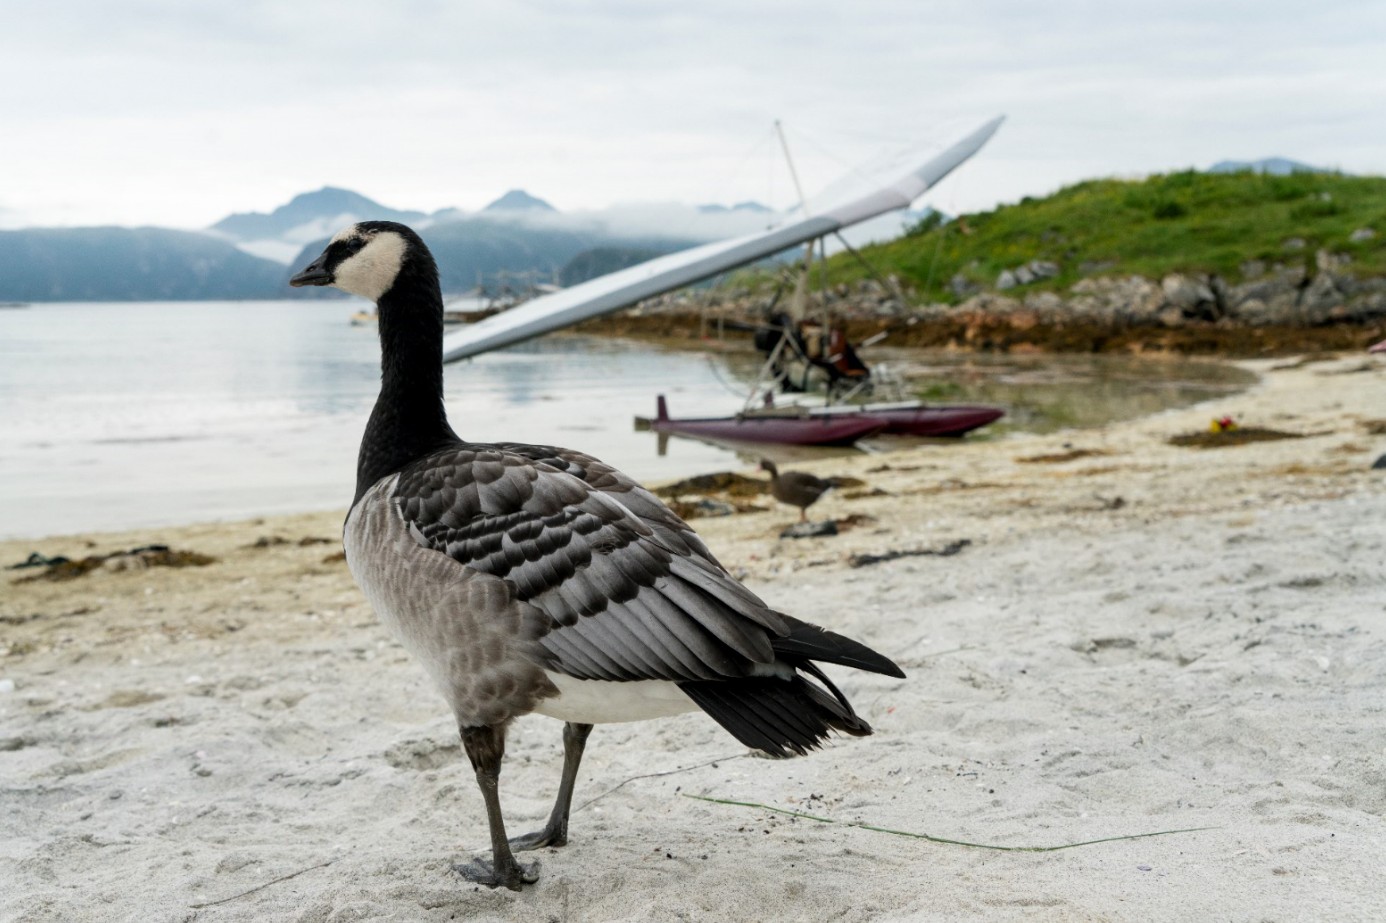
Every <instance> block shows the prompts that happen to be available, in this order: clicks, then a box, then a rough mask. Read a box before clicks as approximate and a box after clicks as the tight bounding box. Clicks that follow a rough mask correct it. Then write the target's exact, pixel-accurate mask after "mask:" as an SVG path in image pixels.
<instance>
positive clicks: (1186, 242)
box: [826, 170, 1386, 303]
mask: <svg viewBox="0 0 1386 923" xmlns="http://www.w3.org/2000/svg"><path fill="white" fill-rule="evenodd" d="M1364 227H1367V228H1372V229H1373V230H1375V231H1376V236H1375V237H1372V238H1370V239H1368V240H1364V241H1358V242H1353V241H1351V240H1349V237H1350V235H1351V234H1352V232H1353V231H1355V230H1357V229H1358V228H1364ZM1296 239H1298V240H1300V241H1303V246H1302V247H1295V246H1294V245H1293V243H1292V242H1293V241H1295V240H1296ZM1321 248H1324V249H1328V250H1331V251H1333V252H1335V253H1346V254H1348V255H1350V256H1351V258H1352V262H1351V264H1350V266H1349V267H1348V268H1349V271H1351V272H1353V273H1355V274H1357V275H1358V276H1372V275H1386V178H1383V177H1371V176H1343V175H1341V174H1337V173H1295V174H1291V175H1289V176H1268V175H1263V174H1257V173H1252V172H1243V173H1200V172H1197V171H1193V170H1189V171H1185V172H1180V173H1168V174H1163V175H1158V176H1152V177H1149V178H1147V179H1143V180H1135V181H1132V180H1118V179H1102V180H1089V181H1087V182H1082V183H1078V184H1077V185H1074V186H1069V187H1067V188H1065V189H1061V190H1059V191H1058V192H1056V193H1054V194H1053V195H1050V196H1047V197H1045V198H1043V199H1031V198H1026V199H1023V200H1022V201H1021V202H1019V203H1017V204H1015V205H1005V206H1001V207H1000V208H997V209H995V210H993V211H990V212H983V213H980V214H973V215H963V216H961V217H959V218H958V219H957V220H954V221H950V222H948V223H947V224H938V223H937V222H936V221H932V222H931V221H929V220H925V221H923V222H921V223H920V224H919V225H917V226H916V227H914V228H912V229H911V230H910V231H909V232H908V233H907V234H906V235H905V236H904V237H902V238H900V239H898V240H895V241H892V242H890V243H887V244H882V245H877V246H873V247H868V248H866V249H865V250H864V251H863V256H864V257H865V259H866V261H867V262H868V263H870V264H871V265H872V266H873V267H874V268H875V269H876V270H877V271H878V272H879V273H881V274H883V275H884V274H888V273H895V274H896V275H898V276H899V277H900V279H901V281H902V282H903V283H904V284H906V285H908V286H912V287H913V288H914V289H915V291H916V292H917V297H918V298H919V299H920V300H922V301H933V302H950V303H952V302H957V301H959V300H960V298H959V297H958V295H957V294H956V293H955V292H954V291H952V290H951V289H950V287H949V282H950V280H952V279H953V278H954V277H955V276H957V275H961V276H963V277H964V278H966V279H967V280H969V281H970V282H972V283H975V284H977V285H980V286H982V287H983V288H987V289H991V288H994V286H995V284H996V280H997V276H998V275H1000V273H1001V271H1002V270H1005V269H1011V268H1014V267H1017V266H1020V265H1023V264H1025V263H1028V262H1029V261H1031V260H1046V261H1049V262H1052V263H1055V264H1057V265H1058V267H1059V275H1058V276H1057V277H1055V278H1052V279H1047V280H1043V281H1040V282H1035V283H1031V284H1030V285H1026V286H1022V287H1020V288H1017V289H1013V290H1012V291H1011V292H1009V294H1019V295H1023V294H1025V293H1028V292H1031V291H1038V290H1046V289H1048V290H1058V291H1066V290H1067V289H1068V288H1069V286H1071V285H1073V283H1075V282H1077V281H1078V280H1079V279H1081V278H1084V277H1085V276H1098V275H1101V276H1125V275H1132V274H1135V275H1141V276H1145V277H1147V278H1150V279H1159V278H1160V277H1162V276H1164V275H1166V274H1168V273H1171V272H1186V273H1187V272H1203V273H1216V274H1218V275H1219V276H1221V277H1223V278H1224V279H1226V280H1228V281H1229V282H1231V283H1234V284H1235V283H1237V282H1240V281H1243V272H1242V266H1243V265H1244V264H1245V263H1246V262H1247V261H1249V260H1260V261H1262V262H1263V263H1264V264H1265V265H1266V266H1267V267H1270V266H1273V265H1274V264H1276V263H1280V264H1282V265H1285V266H1293V265H1296V264H1299V265H1303V266H1305V267H1306V268H1307V269H1308V271H1309V272H1310V274H1312V273H1313V272H1314V271H1315V266H1314V259H1315V256H1314V255H1315V252H1316V251H1317V250H1319V249H1321ZM826 276H827V281H828V283H829V284H833V285H835V284H837V283H840V282H853V281H856V280H858V279H862V278H867V277H869V276H870V273H869V272H868V271H867V270H866V268H864V267H863V266H862V265H861V263H860V262H858V261H857V260H856V259H854V258H853V257H852V256H851V255H850V254H847V253H839V254H837V255H836V256H834V257H833V258H832V259H831V260H829V262H828V265H827V268H826Z"/></svg>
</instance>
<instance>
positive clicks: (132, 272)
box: [0, 227, 285, 301]
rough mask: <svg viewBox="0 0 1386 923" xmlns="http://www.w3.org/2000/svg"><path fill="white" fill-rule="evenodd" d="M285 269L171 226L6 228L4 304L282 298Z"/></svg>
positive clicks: (0, 281)
mask: <svg viewBox="0 0 1386 923" xmlns="http://www.w3.org/2000/svg"><path fill="white" fill-rule="evenodd" d="M284 294H285V274H284V267H283V266H280V265H279V264H278V263H274V262H271V261H269V260H263V259H260V258H258V257H254V256H251V255H249V254H247V253H243V252H241V251H240V250H238V249H236V247H235V246H233V245H232V244H230V243H228V242H227V241H225V240H221V239H219V238H216V237H213V236H211V235H209V234H200V233H197V232H194V231H172V230H167V229H165V228H110V227H107V228H28V229H25V230H21V231H0V301H181V300H203V299H217V298H227V299H239V298H282V297H283V296H284Z"/></svg>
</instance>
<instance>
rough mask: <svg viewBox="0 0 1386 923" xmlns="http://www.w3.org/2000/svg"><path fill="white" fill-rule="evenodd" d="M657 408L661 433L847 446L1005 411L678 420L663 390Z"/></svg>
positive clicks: (912, 405)
mask: <svg viewBox="0 0 1386 923" xmlns="http://www.w3.org/2000/svg"><path fill="white" fill-rule="evenodd" d="M655 407H656V410H655V417H654V419H653V420H649V421H643V422H648V424H649V428H650V429H652V430H654V431H655V432H657V433H667V434H670V435H678V436H692V437H694V438H698V439H717V440H732V441H736V442H771V443H779V444H781V445H825V446H843V445H851V444H852V443H854V442H856V441H857V440H858V439H867V438H869V437H871V436H876V435H899V436H936V437H939V436H943V437H958V436H962V435H963V434H964V433H969V432H971V431H972V430H974V429H977V428H978V427H981V426H986V425H987V424H988V423H992V422H994V421H996V420H999V419H1000V418H1001V417H1002V416H1004V415H1005V411H1004V410H1002V409H1001V408H999V407H987V406H984V405H980V404H952V405H948V404H944V405H938V406H930V405H928V404H920V403H918V402H916V401H902V402H899V403H893V404H838V405H829V406H826V407H805V406H803V405H802V404H792V405H788V406H784V407H767V408H764V409H759V408H758V409H755V410H746V411H742V412H741V413H738V414H733V415H731V416H725V417H690V418H680V419H674V418H672V417H670V416H669V404H668V401H666V400H665V398H664V395H662V394H661V395H659V396H658V397H657V398H656V399H655ZM639 422H642V421H637V423H639Z"/></svg>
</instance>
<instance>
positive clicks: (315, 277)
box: [289, 253, 332, 288]
mask: <svg viewBox="0 0 1386 923" xmlns="http://www.w3.org/2000/svg"><path fill="white" fill-rule="evenodd" d="M326 262H327V254H326V253H324V254H323V255H322V256H320V257H318V258H317V259H315V260H313V262H311V263H309V264H308V266H307V267H306V268H305V269H304V270H303V271H302V272H300V273H299V274H298V275H296V276H294V277H293V278H292V279H290V280H289V284H290V285H292V286H293V287H294V288H300V287H302V286H304V285H331V284H332V273H330V272H328V271H327V267H326V265H325V264H326Z"/></svg>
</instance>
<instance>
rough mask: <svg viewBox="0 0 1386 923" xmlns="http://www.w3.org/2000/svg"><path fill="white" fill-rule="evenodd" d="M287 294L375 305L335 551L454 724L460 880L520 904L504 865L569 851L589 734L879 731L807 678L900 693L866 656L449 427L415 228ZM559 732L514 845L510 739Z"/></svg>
mask: <svg viewBox="0 0 1386 923" xmlns="http://www.w3.org/2000/svg"><path fill="white" fill-rule="evenodd" d="M290 284H292V285H295V286H303V285H332V286H336V287H337V288H340V289H344V290H346V291H348V292H351V293H353V294H356V295H360V296H363V297H366V298H369V299H371V300H373V301H375V302H376V304H377V307H378V311H379V329H380V342H381V363H380V364H381V387H380V396H379V398H378V399H377V401H376V403H375V408H374V410H373V411H372V412H371V415H370V420H369V422H368V423H367V424H366V430H365V435H364V436H363V438H362V440H361V449H360V454H359V456H358V459H357V479H356V496H355V497H354V498H353V500H352V504H351V511H350V513H349V514H348V515H347V520H346V525H345V528H344V534H343V542H344V545H345V547H346V558H347V564H348V565H349V566H350V568H351V573H352V576H353V577H354V578H355V579H356V582H357V583H358V584H359V585H360V587H361V589H362V591H363V592H364V594H365V596H366V598H367V599H368V600H369V601H370V603H371V605H372V606H373V607H374V609H375V611H376V612H377V613H378V615H379V617H380V619H381V620H382V622H384V624H385V625H386V626H387V627H388V629H389V630H390V631H391V632H392V633H393V634H394V635H395V637H397V638H398V639H399V640H400V642H401V643H402V644H403V645H404V647H405V648H407V649H408V650H409V651H410V653H411V654H412V655H413V656H414V657H415V658H417V659H418V661H419V662H420V663H421V664H422V665H423V667H424V669H425V670H426V671H427V673H428V675H429V677H430V678H431V679H432V681H433V684H434V685H435V686H436V687H437V689H438V691H439V692H441V693H442V695H443V697H444V699H446V701H447V703H448V704H449V705H450V706H451V707H452V710H453V713H454V715H455V716H456V718H457V724H458V728H459V730H460V733H461V737H462V743H463V746H464V748H465V749H466V752H467V756H468V758H469V759H470V760H471V763H472V767H473V769H474V770H475V772H476V779H477V783H478V784H479V786H480V788H481V793H482V797H483V800H484V802H485V805H486V814H487V820H488V822H489V825H490V831H491V860H490V861H487V860H485V859H477V860H474V861H472V862H470V863H468V864H466V865H459V866H457V870H458V871H459V872H460V873H461V874H462V875H463V876H465V877H466V878H468V879H469V880H471V881H475V882H479V883H482V884H486V885H489V886H492V887H495V886H499V885H504V886H505V887H507V888H511V889H514V890H519V889H520V888H521V887H522V885H523V884H525V883H529V882H533V881H535V880H537V877H538V868H537V866H538V863H534V864H533V865H527V866H526V865H520V864H519V863H518V862H517V861H516V860H515V857H514V855H513V852H512V850H525V849H535V848H538V847H542V846H562V845H564V844H565V843H566V842H567V836H568V812H569V808H570V806H571V803H572V796H573V784H574V781H575V778H576V776H577V770H578V764H579V761H580V760H581V759H582V753H583V748H584V745H585V744H586V741H587V736H588V734H589V732H590V731H591V730H592V725H593V724H596V723H601V722H611V721H630V720H636V719H642V718H655V717H661V716H667V715H674V714H678V713H680V712H685V711H691V710H693V709H697V708H701V709H702V710H703V711H705V712H707V713H708V714H709V715H710V716H712V718H713V719H714V720H715V721H717V722H718V723H719V724H721V725H722V727H724V728H725V729H726V730H727V731H729V732H730V733H731V734H732V735H733V736H734V737H736V738H737V739H738V740H739V741H741V742H742V743H744V744H746V745H747V746H749V747H752V748H756V749H759V750H762V751H764V752H765V753H768V754H770V755H772V756H791V755H797V754H803V753H805V752H806V751H807V750H809V749H811V748H814V747H817V746H818V745H819V744H820V743H821V742H822V741H823V739H824V738H826V737H827V736H828V734H829V732H830V731H833V730H837V731H842V732H844V733H847V734H852V735H857V736H862V735H866V734H870V733H871V728H870V726H869V725H868V724H867V723H866V722H865V721H864V720H862V718H861V717H859V716H858V715H857V714H856V713H855V712H854V711H853V710H852V706H851V704H850V703H849V702H848V701H847V699H846V697H845V696H843V694H842V693H841V692H840V691H839V690H838V689H837V687H836V686H834V685H833V683H832V681H831V680H829V679H828V677H827V676H825V675H824V674H823V672H822V671H821V670H820V669H819V667H818V665H817V664H816V663H815V662H814V661H822V662H825V663H833V664H840V665H844V666H849V667H856V668H858V669H862V670H869V671H872V672H875V673H882V674H885V675H887V676H895V677H903V675H904V674H903V673H901V671H900V669H899V667H897V666H896V665H895V664H894V663H892V662H891V661H890V660H888V659H886V658H885V657H883V656H881V655H880V654H878V653H876V652H875V651H872V650H870V649H869V648H867V647H865V646H864V645H862V644H859V643H858V642H856V641H852V640H850V639H848V638H844V637H842V636H841V635H837V634H834V633H833V632H830V631H826V630H824V629H821V628H818V627H816V626H813V625H809V624H807V623H805V622H801V621H799V620H797V619H794V618H792V617H790V616H788V615H785V614H783V613H781V612H776V611H775V610H773V609H771V608H770V607H769V606H767V605H766V604H765V603H764V602H762V601H761V600H760V599H759V598H758V597H757V596H756V595H755V594H754V593H752V592H751V591H750V590H748V589H746V588H745V587H744V586H742V585H741V584H740V583H739V582H738V581H737V580H736V579H735V578H733V577H732V576H731V575H730V574H729V573H728V572H727V570H726V568H724V567H723V566H722V565H721V564H720V563H718V561H717V559H716V558H715V557H713V555H712V553H711V552H710V551H708V549H707V546H706V545H704V544H703V542H702V540H701V539H700V538H699V537H698V536H697V535H696V534H695V533H694V532H693V530H692V529H691V528H690V527H689V526H688V525H687V524H686V523H685V522H684V521H683V520H681V519H680V518H679V517H678V516H676V515H675V514H674V513H673V512H671V511H670V510H669V509H668V508H667V507H666V506H665V505H664V504H663V503H661V502H660V501H659V500H658V499H656V498H655V496H654V495H653V494H651V493H650V492H648V491H646V490H645V489H644V488H642V487H641V486H640V485H639V484H637V483H636V482H635V481H634V480H632V479H631V478H629V477H627V476H626V475H624V474H622V473H621V472H620V471H618V470H616V469H615V468H613V467H611V466H610V465H607V464H604V463H603V462H601V461H598V460H597V459H596V458H593V457H592V456H590V455H585V454H583V453H581V452H574V451H571V450H568V449H561V448H556V447H554V446H542V445H525V444H520V443H495V444H478V443H472V442H467V441H466V440H464V439H462V438H461V437H459V436H458V435H457V434H456V433H455V432H454V431H453V429H452V427H451V426H450V425H449V424H448V419H447V414H446V413H445V411H444V408H443V364H442V339H443V301H442V297H441V294H440V290H439V284H438V270H437V265H436V264H435V263H434V260H433V256H432V254H430V253H429V250H428V248H427V247H426V246H425V245H424V242H423V241H422V240H421V239H420V238H419V236H418V235H417V234H416V233H414V231H412V230H411V229H410V228H408V227H405V226H404V225H401V224H396V223H394V222H390V221H366V222H361V223H359V224H354V225H352V226H350V227H348V228H346V229H344V230H343V231H341V232H340V233H338V234H337V235H336V236H335V237H333V238H332V240H331V242H330V243H329V244H328V245H327V248H326V249H325V250H324V251H323V253H322V255H321V256H319V257H318V258H317V259H315V260H314V261H313V262H312V263H311V264H309V265H308V266H307V267H306V268H305V269H304V270H303V271H302V272H300V273H298V274H297V275H295V276H294V277H293V279H292V280H291V282H290ZM530 712H538V713H539V714H543V715H549V716H551V717H554V718H558V719H560V720H562V721H565V722H566V725H565V727H564V731H563V744H564V762H563V776H562V781H561V783H560V787H559V792H558V798H557V800H556V802H555V804H554V807H553V811H552V813H551V815H550V817H549V820H548V823H547V825H546V826H545V827H544V829H542V830H540V831H538V832H537V833H532V834H530V835H528V836H524V837H519V838H517V839H515V840H507V838H506V834H505V824H504V822H503V820H502V817H501V809H500V800H499V794H498V784H499V778H500V769H501V760H502V757H503V756H504V753H505V734H506V728H507V727H508V726H509V724H510V722H511V721H513V720H514V719H515V718H517V717H519V716H521V715H525V714H529V713H530Z"/></svg>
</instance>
